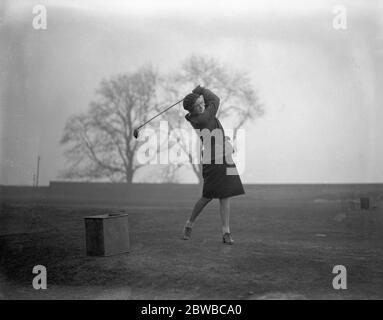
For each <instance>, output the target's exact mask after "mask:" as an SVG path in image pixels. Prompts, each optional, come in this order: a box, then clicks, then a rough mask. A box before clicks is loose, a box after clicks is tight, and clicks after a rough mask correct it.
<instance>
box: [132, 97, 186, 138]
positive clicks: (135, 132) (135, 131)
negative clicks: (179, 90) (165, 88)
mask: <svg viewBox="0 0 383 320" xmlns="http://www.w3.org/2000/svg"><path fill="white" fill-rule="evenodd" d="M183 100H184V99H181V100H179V101H177V102H176V103H174V104H172V105H171V106H170V107H167V108H166V109H165V110H163V111H161V112H160V113H158V114H157V115H155V116H154V117H153V118H150V119H149V120H148V121H145V122H144V123H143V124H142V125H140V126H139V127H137V128H136V129H134V131H133V136H134V137H135V138H136V139H137V138H138V133H139V131H138V130H140V129H141V128H142V127H143V126H145V125H146V124H148V123H149V122H150V121H152V120H154V119H155V118H157V117H159V116H160V115H161V114H163V113H165V112H166V111H168V110H169V109H171V108H173V107H174V106H176V105H177V104H179V103H180V102H182V101H183Z"/></svg>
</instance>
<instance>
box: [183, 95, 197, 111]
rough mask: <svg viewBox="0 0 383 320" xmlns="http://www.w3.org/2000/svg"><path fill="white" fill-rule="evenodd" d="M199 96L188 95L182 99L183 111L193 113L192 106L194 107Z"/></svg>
mask: <svg viewBox="0 0 383 320" xmlns="http://www.w3.org/2000/svg"><path fill="white" fill-rule="evenodd" d="M199 96H200V95H199V94H197V93H189V94H188V95H187V96H186V97H185V98H184V101H183V106H184V109H185V110H187V111H189V112H192V111H193V106H194V103H195V102H196V101H197V99H198V98H199Z"/></svg>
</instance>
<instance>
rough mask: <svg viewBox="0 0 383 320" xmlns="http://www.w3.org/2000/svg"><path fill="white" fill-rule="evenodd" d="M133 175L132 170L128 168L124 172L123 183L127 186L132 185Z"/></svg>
mask: <svg viewBox="0 0 383 320" xmlns="http://www.w3.org/2000/svg"><path fill="white" fill-rule="evenodd" d="M133 175H134V171H133V169H132V168H129V169H128V170H127V171H126V172H125V181H126V183H128V184H132V183H133Z"/></svg>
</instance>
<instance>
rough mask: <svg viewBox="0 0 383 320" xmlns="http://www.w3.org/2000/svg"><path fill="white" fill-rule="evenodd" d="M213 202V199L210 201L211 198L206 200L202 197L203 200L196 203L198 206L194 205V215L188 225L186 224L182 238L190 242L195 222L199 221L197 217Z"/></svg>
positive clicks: (187, 222)
mask: <svg viewBox="0 0 383 320" xmlns="http://www.w3.org/2000/svg"><path fill="white" fill-rule="evenodd" d="M211 200H212V199H210V198H204V197H201V198H200V199H199V200H198V201H197V202H196V204H195V205H194V208H193V211H192V214H191V216H190V218H189V220H188V221H186V224H185V227H184V232H183V237H182V238H183V239H184V240H189V239H190V237H191V233H192V227H193V223H194V221H195V220H196V219H197V217H198V216H199V214H200V213H201V212H202V210H203V208H205V207H206V205H207V204H208V203H209V202H210V201H211Z"/></svg>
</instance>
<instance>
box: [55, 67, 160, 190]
mask: <svg viewBox="0 0 383 320" xmlns="http://www.w3.org/2000/svg"><path fill="white" fill-rule="evenodd" d="M158 79H159V77H158V75H157V73H156V72H155V71H153V69H152V68H150V67H145V68H142V69H140V70H138V71H137V72H134V73H126V74H120V75H117V76H115V77H113V78H112V79H110V80H103V81H101V83H100V86H99V88H98V90H97V91H96V95H97V99H96V101H93V102H91V103H90V107H89V110H88V111H87V112H85V113H82V114H78V115H74V116H72V117H71V118H69V119H68V121H67V123H66V126H65V128H64V133H63V136H62V139H61V144H62V145H64V146H65V147H67V149H66V151H65V156H66V158H67V159H68V163H69V167H68V168H67V169H66V170H65V171H64V173H63V176H64V177H65V178H81V179H88V180H95V179H104V178H108V179H110V180H111V181H125V182H127V183H132V181H133V176H134V173H135V172H136V171H137V170H138V169H139V168H141V167H142V166H144V165H145V164H140V163H137V161H135V154H136V152H137V150H138V148H139V146H140V143H139V142H137V140H135V139H134V137H133V133H132V130H133V128H135V127H136V126H138V124H139V123H142V122H144V121H146V120H147V119H149V117H150V116H151V113H152V112H153V111H155V110H156V108H157V104H156V101H157V94H156V88H157V84H158V81H159V80H158Z"/></svg>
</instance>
